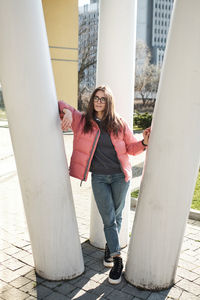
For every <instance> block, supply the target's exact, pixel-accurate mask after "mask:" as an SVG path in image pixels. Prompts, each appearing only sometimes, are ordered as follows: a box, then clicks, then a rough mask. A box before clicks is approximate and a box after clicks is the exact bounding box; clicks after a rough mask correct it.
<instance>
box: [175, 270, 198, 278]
mask: <svg viewBox="0 0 200 300" xmlns="http://www.w3.org/2000/svg"><path fill="white" fill-rule="evenodd" d="M177 275H179V276H181V277H182V278H185V279H188V280H190V281H194V280H195V279H197V278H198V277H199V274H195V273H194V272H191V271H188V270H186V269H183V268H180V267H178V268H177Z"/></svg>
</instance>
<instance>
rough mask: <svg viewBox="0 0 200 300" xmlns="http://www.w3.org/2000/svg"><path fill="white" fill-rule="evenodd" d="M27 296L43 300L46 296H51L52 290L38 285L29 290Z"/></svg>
mask: <svg viewBox="0 0 200 300" xmlns="http://www.w3.org/2000/svg"><path fill="white" fill-rule="evenodd" d="M29 294H30V295H31V296H37V299H44V298H45V297H46V296H48V295H50V294H52V290H51V289H48V288H46V287H45V286H43V285H41V284H40V285H37V286H36V287H35V288H33V289H32V290H30V291H29Z"/></svg>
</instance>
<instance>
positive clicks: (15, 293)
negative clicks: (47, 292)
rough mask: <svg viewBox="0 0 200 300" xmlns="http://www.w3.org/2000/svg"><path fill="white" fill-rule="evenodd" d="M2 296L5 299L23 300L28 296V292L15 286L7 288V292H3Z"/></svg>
mask: <svg viewBox="0 0 200 300" xmlns="http://www.w3.org/2000/svg"><path fill="white" fill-rule="evenodd" d="M1 297H2V298H3V299H5V300H8V299H9V300H11V299H13V300H14V299H15V300H17V299H20V300H23V299H26V298H27V294H26V293H24V292H22V291H20V290H18V289H16V288H14V287H13V288H11V289H9V290H7V291H6V292H4V293H2V294H1Z"/></svg>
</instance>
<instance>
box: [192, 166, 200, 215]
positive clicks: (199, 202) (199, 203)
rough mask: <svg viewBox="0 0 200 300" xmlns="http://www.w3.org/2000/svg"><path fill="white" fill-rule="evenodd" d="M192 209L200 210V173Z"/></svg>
mask: <svg viewBox="0 0 200 300" xmlns="http://www.w3.org/2000/svg"><path fill="white" fill-rule="evenodd" d="M191 208H193V209H198V210H200V171H199V175H198V177H197V182H196V187H195V190H194V196H193V200H192V205H191Z"/></svg>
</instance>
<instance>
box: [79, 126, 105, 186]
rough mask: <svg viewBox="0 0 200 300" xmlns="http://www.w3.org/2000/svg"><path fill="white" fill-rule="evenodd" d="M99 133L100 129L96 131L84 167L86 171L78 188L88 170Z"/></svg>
mask: <svg viewBox="0 0 200 300" xmlns="http://www.w3.org/2000/svg"><path fill="white" fill-rule="evenodd" d="M99 133H100V129H98V132H97V134H96V136H95V139H94V143H93V145H92V150H91V151H90V156H89V159H88V161H87V166H86V169H85V173H84V176H83V179H82V180H81V183H80V186H81V185H82V182H83V181H85V178H86V175H87V173H88V169H89V165H90V160H91V157H92V156H93V153H94V148H96V147H95V146H96V141H97V139H98V137H99V135H100V134H99Z"/></svg>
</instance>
